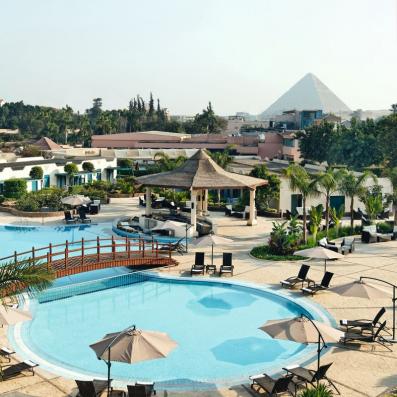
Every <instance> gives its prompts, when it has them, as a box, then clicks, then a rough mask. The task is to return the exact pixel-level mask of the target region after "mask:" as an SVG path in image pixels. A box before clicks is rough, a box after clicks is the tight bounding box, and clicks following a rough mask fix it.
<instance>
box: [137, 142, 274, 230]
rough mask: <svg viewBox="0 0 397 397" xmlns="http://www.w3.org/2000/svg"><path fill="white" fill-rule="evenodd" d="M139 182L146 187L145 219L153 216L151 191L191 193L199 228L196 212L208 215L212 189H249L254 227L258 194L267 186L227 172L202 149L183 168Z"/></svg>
mask: <svg viewBox="0 0 397 397" xmlns="http://www.w3.org/2000/svg"><path fill="white" fill-rule="evenodd" d="M137 182H138V183H139V184H141V185H144V186H146V215H151V188H152V187H167V188H177V189H186V190H190V192H191V224H192V225H196V216H197V211H198V212H199V213H207V209H208V190H209V189H210V190H212V189H249V190H250V214H249V219H248V223H247V224H248V225H253V224H255V222H256V220H255V190H256V188H257V187H258V186H262V185H266V184H267V181H266V180H264V179H259V178H253V177H251V176H245V175H240V174H235V173H232V172H228V171H225V170H224V169H223V168H222V167H220V166H219V165H218V164H216V163H215V161H214V160H212V158H211V157H210V156H209V155H208V154H207V153H206V152H205V151H204V150H202V149H201V150H199V151H197V153H196V154H194V155H193V156H192V157H191V158H190V159H188V160H187V161H186V162H185V163H184V164H183V165H182V166H180V167H178V168H176V169H174V170H172V171H166V172H161V173H159V174H152V175H145V176H141V177H139V178H137ZM197 207H198V208H197Z"/></svg>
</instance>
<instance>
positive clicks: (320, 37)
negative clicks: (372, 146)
mask: <svg viewBox="0 0 397 397" xmlns="http://www.w3.org/2000/svg"><path fill="white" fill-rule="evenodd" d="M307 72H312V73H314V74H315V75H317V77H319V78H320V80H322V81H323V82H324V83H325V84H326V85H328V87H330V88H331V89H332V90H333V91H334V92H335V93H336V94H337V95H338V96H339V97H340V98H341V99H342V100H343V101H344V102H345V103H346V104H347V105H348V106H350V107H351V108H353V109H355V108H363V109H382V108H388V107H389V105H390V104H391V103H395V102H397V0H151V1H145V0H140V1H136V0H11V1H7V0H0V98H4V99H5V100H7V101H17V100H24V101H25V103H32V104H42V105H50V106H64V105H65V104H69V105H70V106H72V107H73V108H75V109H80V110H84V109H86V108H88V107H89V106H90V104H91V99H92V98H94V97H102V98H103V103H104V107H105V108H112V107H125V106H126V105H127V103H128V101H129V99H130V98H131V97H132V96H134V95H135V94H137V93H140V94H141V95H142V96H143V97H147V96H148V95H149V92H150V91H152V92H153V94H154V95H155V96H156V97H157V96H158V97H160V99H161V101H162V105H163V106H165V107H168V108H169V109H170V112H171V113H172V114H194V113H197V112H199V111H200V110H201V109H202V108H203V107H205V106H206V104H207V102H208V101H209V100H211V101H212V103H213V106H214V108H215V111H216V112H217V113H220V114H233V113H235V112H236V111H248V112H251V113H253V114H257V113H260V112H262V111H263V110H264V109H265V108H267V107H268V106H269V105H270V104H271V103H272V102H273V101H274V100H276V99H277V98H278V97H279V96H280V95H281V94H282V93H283V92H284V91H285V90H287V89H288V88H289V87H290V86H291V85H292V84H294V83H295V82H296V81H297V80H298V79H300V78H301V77H302V76H303V75H304V74H306V73H307Z"/></svg>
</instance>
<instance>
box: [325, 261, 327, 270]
mask: <svg viewBox="0 0 397 397" xmlns="http://www.w3.org/2000/svg"><path fill="white" fill-rule="evenodd" d="M324 262H325V263H324V266H325V270H324V271H327V260H326V259H324Z"/></svg>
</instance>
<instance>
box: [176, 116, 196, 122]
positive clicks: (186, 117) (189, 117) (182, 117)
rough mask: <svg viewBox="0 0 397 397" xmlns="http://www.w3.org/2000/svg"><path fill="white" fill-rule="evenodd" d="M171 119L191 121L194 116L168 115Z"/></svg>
mask: <svg viewBox="0 0 397 397" xmlns="http://www.w3.org/2000/svg"><path fill="white" fill-rule="evenodd" d="M170 120H171V121H178V122H179V123H186V122H187V121H193V120H194V116H187V115H172V116H170Z"/></svg>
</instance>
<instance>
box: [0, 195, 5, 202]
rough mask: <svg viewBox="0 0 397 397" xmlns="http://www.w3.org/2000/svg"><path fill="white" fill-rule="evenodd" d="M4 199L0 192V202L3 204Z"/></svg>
mask: <svg viewBox="0 0 397 397" xmlns="http://www.w3.org/2000/svg"><path fill="white" fill-rule="evenodd" d="M5 199H6V198H5V197H4V196H3V195H2V194H0V204H3V203H4V201H5Z"/></svg>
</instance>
